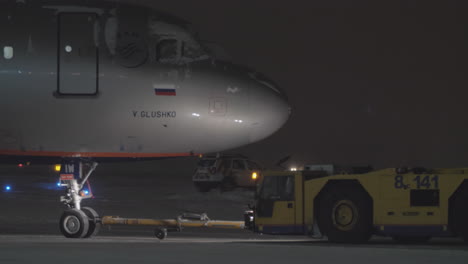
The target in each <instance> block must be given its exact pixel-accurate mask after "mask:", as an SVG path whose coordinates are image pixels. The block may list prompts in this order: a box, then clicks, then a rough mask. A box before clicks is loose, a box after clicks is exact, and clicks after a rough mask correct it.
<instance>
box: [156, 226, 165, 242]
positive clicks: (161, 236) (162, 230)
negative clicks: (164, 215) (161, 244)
mask: <svg viewBox="0 0 468 264" xmlns="http://www.w3.org/2000/svg"><path fill="white" fill-rule="evenodd" d="M154 236H155V237H157V238H158V239H161V240H163V239H165V238H166V237H167V229H166V228H164V227H156V228H155V229H154Z"/></svg>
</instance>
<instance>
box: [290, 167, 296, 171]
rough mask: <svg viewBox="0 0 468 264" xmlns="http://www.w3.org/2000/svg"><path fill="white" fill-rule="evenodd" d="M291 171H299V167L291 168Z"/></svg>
mask: <svg viewBox="0 0 468 264" xmlns="http://www.w3.org/2000/svg"><path fill="white" fill-rule="evenodd" d="M289 170H290V171H297V168H291V169H289Z"/></svg>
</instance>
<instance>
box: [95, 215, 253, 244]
mask: <svg viewBox="0 0 468 264" xmlns="http://www.w3.org/2000/svg"><path fill="white" fill-rule="evenodd" d="M101 224H102V225H104V226H106V225H129V226H154V227H155V231H154V235H155V236H156V237H157V238H159V239H164V238H166V237H167V232H170V231H175V232H180V231H182V229H183V228H184V227H196V228H224V229H245V222H244V221H224V220H211V219H210V218H209V217H208V215H207V214H206V213H203V214H195V213H184V214H182V215H179V216H178V217H177V218H176V219H138V218H122V217H118V216H103V217H102V218H101Z"/></svg>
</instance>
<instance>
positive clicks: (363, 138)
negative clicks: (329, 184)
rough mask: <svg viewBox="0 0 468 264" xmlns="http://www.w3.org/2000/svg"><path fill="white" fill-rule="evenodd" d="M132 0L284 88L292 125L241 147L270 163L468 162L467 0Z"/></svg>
mask: <svg viewBox="0 0 468 264" xmlns="http://www.w3.org/2000/svg"><path fill="white" fill-rule="evenodd" d="M132 2H133V1H132ZM136 2H149V3H153V4H152V5H153V6H154V7H155V8H157V9H159V10H162V11H166V12H168V13H171V14H174V15H176V16H179V17H181V18H184V19H186V20H188V21H190V22H192V23H193V25H194V26H195V28H196V29H197V30H198V31H199V33H200V36H201V38H202V39H205V40H211V41H215V42H217V43H219V44H220V45H221V46H222V47H224V48H225V49H226V50H227V51H228V53H229V54H230V55H231V57H232V58H233V61H234V62H236V63H240V64H245V65H248V66H251V67H252V68H254V69H256V70H258V71H260V72H263V73H265V74H266V75H268V76H270V77H271V78H272V79H273V80H275V81H276V82H277V83H278V84H279V85H280V86H281V87H282V88H283V89H284V90H285V91H286V92H287V94H288V95H289V98H290V103H291V105H292V106H293V109H294V111H293V114H292V116H291V118H290V120H289V122H288V123H287V124H286V125H285V126H284V127H283V128H282V129H281V130H280V131H279V132H277V133H276V134H275V135H273V136H271V137H270V138H268V139H266V140H264V141H262V142H259V143H256V144H253V145H250V146H247V147H243V148H240V149H238V150H236V151H238V152H242V153H244V154H246V155H249V156H251V157H252V158H254V159H256V160H259V161H261V162H263V163H265V164H266V165H271V163H272V162H274V161H276V160H278V159H280V158H281V157H284V156H285V155H287V154H293V158H292V161H291V162H292V163H294V165H299V166H300V165H303V164H304V163H306V164H307V163H309V164H310V163H335V164H346V165H348V164H354V165H358V164H359V165H361V164H362V165H365V164H371V165H374V166H376V167H391V166H402V165H410V166H416V165H423V166H427V167H444V166H446V167H452V166H468V118H467V114H468V96H467V95H468V91H467V87H468V86H467V77H466V72H467V64H466V60H467V57H468V56H467V52H466V48H467V47H468V45H467V44H468V43H467V42H468V40H467V26H468V25H467V22H468V20H467V19H466V18H465V17H466V13H467V11H468V9H467V8H466V5H464V6H459V5H460V3H458V4H457V3H456V2H450V1H439V4H438V5H430V4H428V3H427V2H426V1H419V2H413V1H410V2H404V3H403V2H397V1H388V2H389V3H391V4H389V5H383V4H382V2H381V1H371V2H369V3H373V2H379V5H378V6H377V5H375V4H371V5H367V4H366V3H364V2H356V1H305V0H295V1H268V0H258V1H219V0H199V1H188V0H186V1H182V0H173V1H149V0H146V1H145V0H139V1H136ZM292 163H291V164H290V165H293V164H292Z"/></svg>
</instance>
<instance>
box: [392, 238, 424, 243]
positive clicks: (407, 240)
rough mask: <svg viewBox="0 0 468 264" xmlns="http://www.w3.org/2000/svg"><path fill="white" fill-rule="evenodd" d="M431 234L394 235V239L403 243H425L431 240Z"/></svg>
mask: <svg viewBox="0 0 468 264" xmlns="http://www.w3.org/2000/svg"><path fill="white" fill-rule="evenodd" d="M431 238H432V237H430V236H394V237H392V239H393V240H394V241H395V242H398V243H401V244H423V243H427V242H429V240H431Z"/></svg>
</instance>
